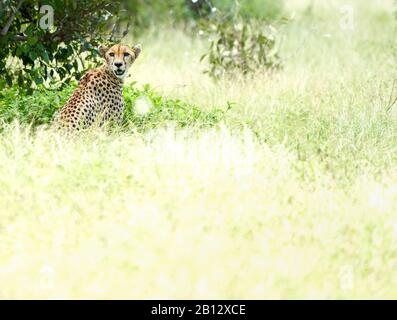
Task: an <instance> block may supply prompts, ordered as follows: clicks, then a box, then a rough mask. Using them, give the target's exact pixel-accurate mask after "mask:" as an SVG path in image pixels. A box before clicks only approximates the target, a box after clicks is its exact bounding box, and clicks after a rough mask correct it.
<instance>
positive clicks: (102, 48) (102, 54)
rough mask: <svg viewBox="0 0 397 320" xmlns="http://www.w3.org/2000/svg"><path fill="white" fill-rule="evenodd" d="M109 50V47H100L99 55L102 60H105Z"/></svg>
mask: <svg viewBox="0 0 397 320" xmlns="http://www.w3.org/2000/svg"><path fill="white" fill-rule="evenodd" d="M108 50H109V48H108V47H105V46H99V48H98V51H99V55H100V56H101V57H102V58H105V54H106V52H108Z"/></svg>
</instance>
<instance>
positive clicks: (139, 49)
mask: <svg viewBox="0 0 397 320" xmlns="http://www.w3.org/2000/svg"><path fill="white" fill-rule="evenodd" d="M132 51H134V53H135V59H136V58H138V56H139V54H140V53H141V51H142V47H141V45H140V44H137V45H136V46H135V47H133V48H132Z"/></svg>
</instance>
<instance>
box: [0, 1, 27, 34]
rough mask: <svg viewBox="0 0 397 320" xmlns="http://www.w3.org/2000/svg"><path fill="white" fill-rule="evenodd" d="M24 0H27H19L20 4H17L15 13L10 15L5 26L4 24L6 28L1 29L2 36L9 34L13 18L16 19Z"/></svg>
mask: <svg viewBox="0 0 397 320" xmlns="http://www.w3.org/2000/svg"><path fill="white" fill-rule="evenodd" d="M24 1H25V0H19V2H18V4H17V7H16V8H15V10H14V12H13V13H12V14H11V15H10V17H9V18H8V20H7V22H6V24H5V26H4V28H3V29H2V30H1V32H0V36H5V35H6V34H7V32H8V29H10V27H11V23H12V20H14V17H15V15H16V14H17V12H18V10H19V8H20V7H21V5H22V3H23V2H24Z"/></svg>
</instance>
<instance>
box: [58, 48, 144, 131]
mask: <svg viewBox="0 0 397 320" xmlns="http://www.w3.org/2000/svg"><path fill="white" fill-rule="evenodd" d="M99 52H100V54H101V56H102V57H104V58H105V60H106V63H105V64H103V65H102V66H101V67H99V68H96V69H93V70H90V71H88V72H87V73H86V74H85V75H84V76H83V77H82V78H81V79H80V81H79V85H78V87H77V88H76V89H75V91H74V92H73V94H72V96H71V97H70V98H69V100H68V101H67V102H66V104H65V105H64V106H63V107H62V109H61V110H60V113H59V116H58V119H57V120H58V123H59V124H60V125H61V127H63V128H67V129H71V130H79V129H82V128H87V127H90V126H92V125H93V124H94V123H98V125H102V124H103V123H104V122H106V121H109V120H111V121H115V122H117V123H120V121H121V119H122V115H123V110H124V101H123V96H122V90H123V80H124V78H125V77H126V75H127V73H128V68H129V67H130V66H131V65H132V64H133V63H134V61H135V60H136V59H137V58H138V56H139V54H140V52H141V48H140V46H139V45H138V46H135V47H134V48H129V47H128V46H125V45H121V44H117V45H115V46H113V47H111V48H110V49H108V48H105V47H101V48H100V49H99Z"/></svg>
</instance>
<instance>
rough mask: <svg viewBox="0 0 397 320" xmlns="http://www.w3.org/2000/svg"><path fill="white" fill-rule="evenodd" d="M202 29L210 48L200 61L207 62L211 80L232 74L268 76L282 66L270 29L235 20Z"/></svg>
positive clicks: (208, 25) (221, 19)
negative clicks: (207, 37)
mask: <svg viewBox="0 0 397 320" xmlns="http://www.w3.org/2000/svg"><path fill="white" fill-rule="evenodd" d="M202 29H204V30H205V31H206V34H207V36H209V38H210V46H209V49H208V52H207V53H205V54H204V55H203V56H202V58H201V60H203V59H204V58H208V63H209V69H208V70H206V72H207V73H208V74H209V75H210V76H212V77H214V78H220V77H223V76H225V75H232V74H234V73H235V72H241V73H242V74H244V75H247V74H249V73H253V72H258V71H259V72H267V71H272V70H274V69H278V68H279V67H280V66H281V60H280V57H279V55H278V50H277V47H276V41H275V35H274V28H273V27H269V26H264V25H263V24H262V23H257V22H255V21H246V20H244V19H243V18H241V17H240V16H235V17H234V18H233V19H223V18H220V19H219V18H218V19H216V20H215V21H213V22H210V23H207V22H205V23H204V24H202Z"/></svg>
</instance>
